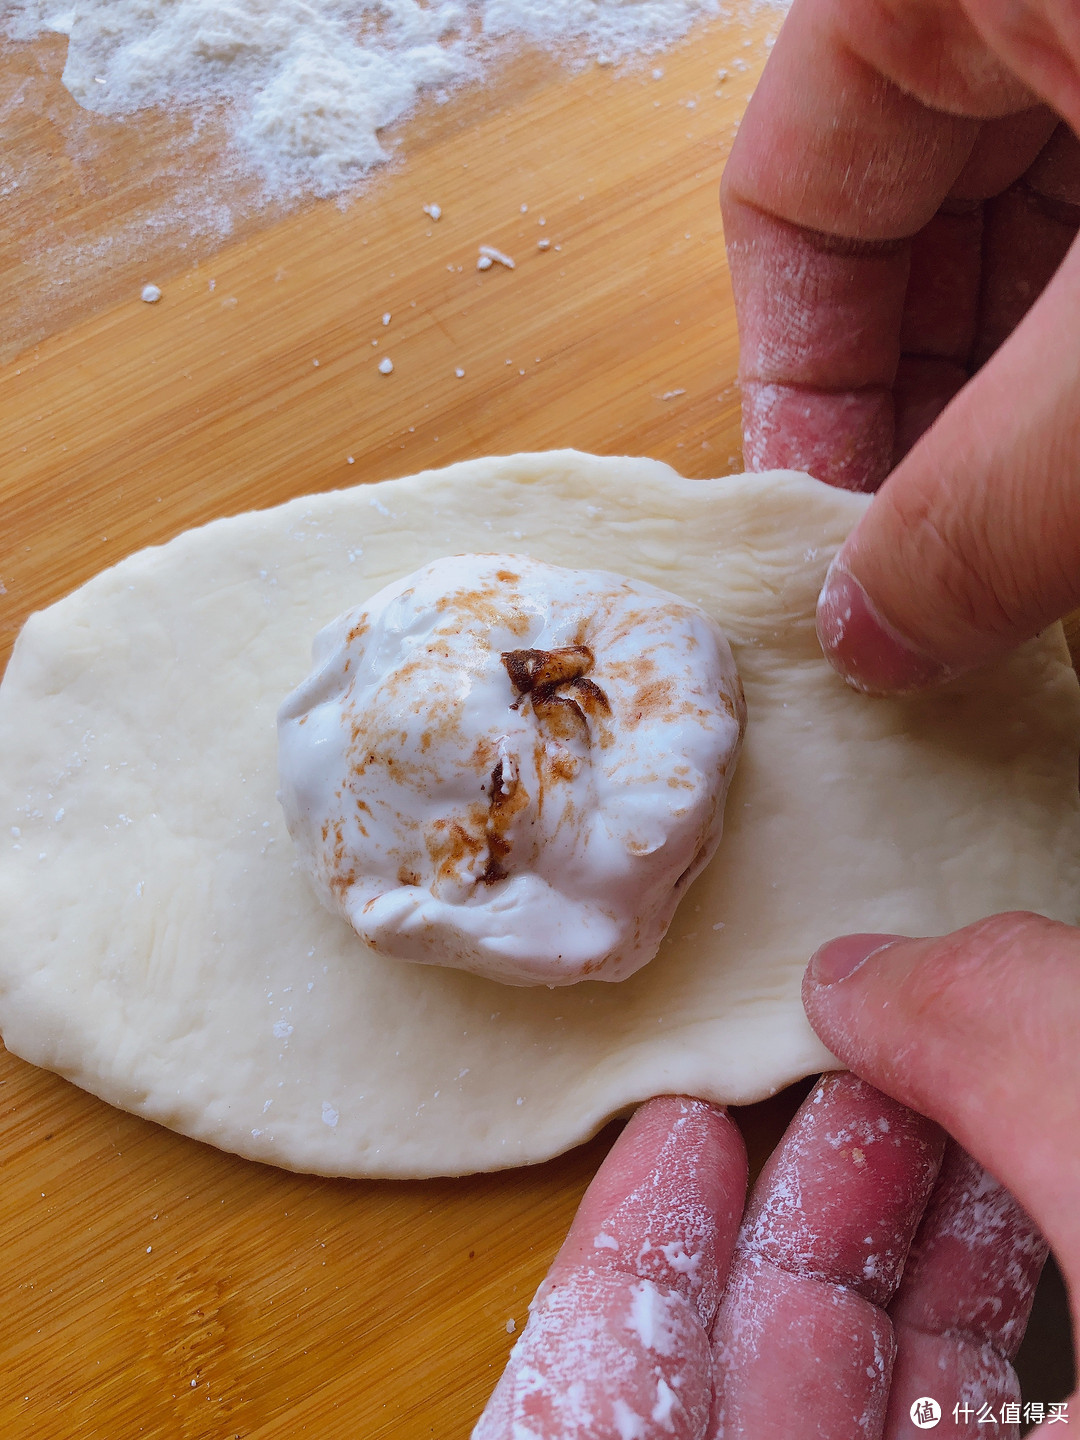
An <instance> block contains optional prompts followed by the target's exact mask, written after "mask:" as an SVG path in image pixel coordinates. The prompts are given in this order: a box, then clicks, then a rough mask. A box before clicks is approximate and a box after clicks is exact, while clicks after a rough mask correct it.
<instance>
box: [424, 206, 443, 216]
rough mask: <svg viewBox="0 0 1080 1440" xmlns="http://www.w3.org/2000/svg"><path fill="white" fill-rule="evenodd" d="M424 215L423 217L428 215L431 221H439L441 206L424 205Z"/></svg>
mask: <svg viewBox="0 0 1080 1440" xmlns="http://www.w3.org/2000/svg"><path fill="white" fill-rule="evenodd" d="M424 214H425V215H430V216H431V218H432V220H438V219H440V218H441V216H442V206H441V205H425V206H424Z"/></svg>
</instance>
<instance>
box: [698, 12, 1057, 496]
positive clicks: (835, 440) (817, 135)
mask: <svg viewBox="0 0 1080 1440" xmlns="http://www.w3.org/2000/svg"><path fill="white" fill-rule="evenodd" d="M927 57H932V58H931V59H928V58H927ZM924 72H925V73H924ZM1033 104H1034V97H1033V96H1032V95H1031V94H1030V92H1029V91H1027V90H1026V89H1025V87H1024V86H1023V85H1022V84H1021V83H1020V82H1019V81H1018V80H1016V79H1015V78H1014V77H1012V76H1011V75H1010V74H1009V72H1008V71H1007V70H1005V69H1004V68H1003V67H1002V65H1001V64H1000V63H999V62H998V61H997V59H996V58H995V57H994V55H993V54H992V52H991V51H990V50H989V48H988V47H987V45H986V44H985V42H984V41H983V40H982V38H981V36H980V35H979V34H978V33H977V32H976V31H975V30H974V29H973V28H972V26H971V25H970V24H969V22H968V21H967V20H966V18H965V17H964V14H963V11H962V10H961V8H960V6H959V4H957V3H955V0H908V3H907V4H906V5H894V4H890V3H888V0H795V4H794V5H793V6H792V9H791V12H790V14H789V16H788V19H787V21H786V22H785V24H784V27H783V29H782V30H781V32H780V35H779V37H778V40H777V43H776V47H775V49H774V51H773V54H772V56H771V57H770V60H769V63H768V65H767V66H766V68H765V72H764V74H763V76H762V79H761V82H760V84H759V85H758V88H757V91H756V92H755V94H754V97H753V99H752V101H751V103H750V106H749V108H748V110H747V113H746V116H745V118H744V120H743V123H742V126H741V128H740V132H739V135H738V138H737V140H736V143H735V146H734V148H733V150H732V153H731V158H730V159H729V161H728V164H727V169H726V171H725V175H724V184H723V189H722V206H723V213H724V229H725V237H726V240H727V247H728V255H729V260H730V264H731V272H732V281H733V285H734V290H735V301H736V309H737V312H738V318H739V334H740V348H741V359H740V379H741V383H742V389H743V428H744V435H745V445H746V461H747V465H748V468H750V469H758V470H760V469H769V468H774V467H792V468H799V469H806V470H810V471H811V472H812V473H813V474H815V475H817V476H818V477H819V478H820V479H823V480H827V481H829V482H830V483H832V484H838V485H843V486H845V487H846V488H850V489H873V488H875V487H876V485H877V484H878V483H880V481H881V480H882V479H883V478H884V476H885V474H886V473H887V472H888V470H889V468H890V466H891V461H892V453H893V402H892V393H891V387H892V384H893V380H894V377H895V374H896V369H897V364H898V360H899V355H900V332H901V321H902V317H903V313H904V299H905V291H906V287H907V281H908V274H909V257H910V240H911V237H912V236H914V235H915V234H916V233H918V232H919V231H920V230H922V229H923V227H924V226H926V225H927V224H928V222H929V221H930V220H931V218H932V217H933V216H934V214H935V213H936V211H937V210H938V209H939V207H940V206H941V204H942V202H943V201H944V200H945V199H946V197H947V196H948V195H949V194H950V192H951V191H952V190H953V188H954V187H955V186H956V185H957V182H958V181H961V180H962V178H964V177H965V172H966V174H967V178H968V179H970V181H971V182H972V183H971V184H969V185H967V186H963V185H962V186H961V189H962V190H963V192H964V194H965V196H966V195H967V192H968V190H969V189H971V188H972V186H974V189H975V191H976V192H982V193H992V190H993V189H995V188H1002V187H1003V186H1004V185H1005V184H1007V183H1009V181H1010V180H1011V179H1013V178H1015V176H1016V175H1019V174H1020V173H1022V172H1023V170H1024V169H1025V168H1026V167H1027V165H1028V164H1029V163H1030V161H1031V160H1032V159H1033V158H1034V154H1035V153H1036V152H1037V150H1038V149H1039V147H1040V146H1041V144H1042V143H1043V141H1044V140H1045V138H1046V135H1047V133H1048V131H1047V128H1046V121H1045V119H1044V117H1043V115H1042V114H1041V113H1040V112H1037V111H1036V112H1034V113H1035V115H1036V118H1037V123H1035V124H1034V125H1032V124H1030V123H1023V122H1022V120H1021V122H1020V123H1018V122H1017V120H1016V119H1014V118H1013V117H1025V116H1030V115H1031V114H1032V106H1033ZM984 129H985V140H989V141H992V143H990V144H986V143H982V144H980V139H981V137H984ZM980 152H986V153H989V154H990V155H992V156H993V163H992V164H990V165H987V163H986V162H985V156H984V157H983V163H981V164H980V163H978V162H979V159H980ZM976 258H977V257H976ZM953 303H956V304H968V305H971V306H973V305H974V296H972V295H968V294H963V293H961V292H960V291H957V293H956V295H955V299H954V301H953Z"/></svg>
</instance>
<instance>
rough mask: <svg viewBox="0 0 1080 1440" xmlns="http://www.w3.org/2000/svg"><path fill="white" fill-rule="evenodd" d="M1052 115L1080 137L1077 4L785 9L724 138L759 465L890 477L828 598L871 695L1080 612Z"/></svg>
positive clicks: (728, 213)
mask: <svg viewBox="0 0 1080 1440" xmlns="http://www.w3.org/2000/svg"><path fill="white" fill-rule="evenodd" d="M1061 117H1063V118H1064V120H1065V121H1066V122H1068V125H1071V126H1072V128H1073V130H1076V129H1077V128H1078V127H1080V26H1078V25H1077V21H1076V9H1075V6H1074V5H1072V4H1070V3H1067V0H1015V3H1006V0H962V3H961V0H795V3H794V5H793V6H792V9H791V12H790V14H789V16H788V18H787V20H786V22H785V24H784V27H783V29H782V31H781V33H780V36H779V38H778V40H777V44H776V47H775V50H774V52H773V55H772V56H771V58H770V60H769V63H768V65H767V66H766V67H765V72H764V75H763V76H762V80H761V83H760V84H759V86H758V88H757V91H756V92H755V95H754V97H753V99H752V101H751V103H750V107H749V109H748V111H747V114H746V116H745V119H744V121H743V123H742V126H741V128H740V132H739V135H738V138H737V141H736V143H735V146H734V148H733V150H732V154H731V158H730V160H729V162H728V165H727V168H726V171H725V176H724V189H723V205H724V222H725V233H726V236H727V243H728V251H729V257H730V261H731V270H732V278H733V282H734V286H735V295H736V303H737V308H738V315H739V328H740V339H741V357H742V358H741V378H742V386H743V397H744V399H743V403H744V432H745V452H746V458H747V464H748V467H749V468H752V469H766V468H771V467H773V466H793V467H795V468H800V469H808V470H809V471H810V472H811V473H812V474H815V475H817V476H818V477H819V478H821V479H824V480H827V481H829V482H831V483H833V484H841V485H845V486H848V487H849V488H852V489H875V488H876V487H877V486H878V485H879V484H880V482H881V480H882V479H883V477H884V476H885V474H886V472H887V471H889V469H890V468H891V467H892V465H893V464H894V463H896V464H897V468H896V469H895V471H894V472H893V473H892V474H891V475H890V476H889V479H888V480H887V481H886V483H885V485H884V487H883V488H882V489H881V491H880V493H879V495H878V497H877V499H876V500H875V502H874V504H873V505H872V506H871V508H870V510H869V511H868V513H867V515H866V518H865V519H864V520H863V522H862V523H861V524H860V525H859V526H858V528H857V530H856V531H855V533H854V535H853V536H852V537H851V539H850V540H849V541H848V543H847V545H846V546H845V547H844V549H843V551H842V552H841V555H840V557H838V560H837V562H836V565H835V566H834V569H833V572H832V575H831V577H830V587H829V589H828V590H827V591H826V594H825V595H824V597H823V602H822V606H821V608H820V610H819V630H820V633H821V636H822V640H823V643H824V645H825V648H826V652H827V653H828V654H829V655H830V658H831V659H832V660H833V663H834V664H836V665H837V666H838V668H840V669H841V670H842V671H843V673H845V674H846V675H847V676H848V678H849V679H851V680H852V681H853V682H854V683H856V684H858V685H860V686H861V687H862V688H865V689H868V690H872V691H887V690H893V689H912V688H916V687H918V686H919V685H922V684H929V683H933V682H935V681H937V680H940V679H944V678H946V677H947V676H948V675H950V674H953V673H956V672H957V671H958V670H961V669H963V668H966V667H968V666H971V665H975V664H980V663H983V662H984V661H988V660H990V659H992V658H994V657H995V656H997V655H999V654H1001V653H1003V652H1004V651H1005V650H1006V649H1008V648H1010V647H1011V646H1012V645H1015V644H1016V643H1017V642H1018V641H1020V640H1022V639H1024V638H1026V637H1028V636H1030V635H1032V634H1035V633H1036V632H1037V631H1038V630H1040V629H1041V628H1042V627H1043V626H1045V625H1046V624H1048V623H1049V622H1050V621H1051V620H1054V619H1057V618H1058V617H1059V616H1061V615H1063V614H1065V613H1066V612H1067V611H1069V610H1070V609H1072V608H1073V607H1075V606H1076V605H1078V604H1080V519H1078V516H1080V462H1078V460H1077V458H1076V457H1077V455H1078V454H1080V249H1078V248H1077V246H1076V245H1075V244H1073V243H1072V242H1073V238H1074V236H1075V234H1076V229H1077V221H1078V219H1080V144H1078V143H1077V141H1076V139H1075V136H1074V135H1072V134H1071V133H1070V132H1069V130H1068V128H1067V126H1066V125H1064V124H1059V119H1060V118H1061ZM1070 246H1071V248H1070ZM1051 277H1053V278H1051ZM1047 282H1049V283H1047ZM1044 286H1045V289H1044V288H1043V287H1044ZM1040 292H1041V293H1040ZM1035 297H1038V298H1035ZM1033 299H1034V302H1035V303H1034V304H1031V302H1032V300H1033ZM1029 305H1030V309H1029V308H1028V307H1029ZM1025 311H1026V312H1027V313H1026V316H1025ZM1021 317H1024V318H1023V319H1022V321H1021ZM1018 322H1021V323H1018ZM988 357H989V358H988ZM984 362H985V363H984ZM980 367H981V368H980ZM969 376H971V377H973V378H969ZM943 406H945V407H946V408H945V409H944V410H943V411H942V407H943ZM939 411H940V412H941V413H940V417H939V418H937V420H936V423H934V424H933V426H932V428H930V429H929V430H927V429H926V427H927V426H928V425H930V423H931V421H934V419H935V417H936V416H938V413H939ZM919 437H921V438H919ZM909 447H911V448H909ZM897 462H898V463H897Z"/></svg>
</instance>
